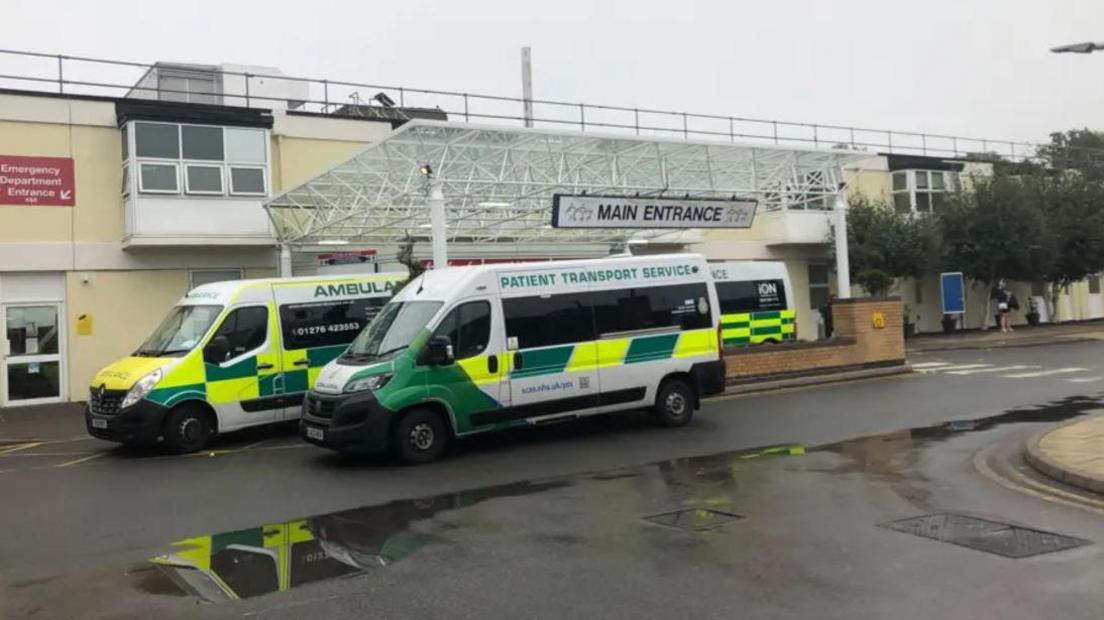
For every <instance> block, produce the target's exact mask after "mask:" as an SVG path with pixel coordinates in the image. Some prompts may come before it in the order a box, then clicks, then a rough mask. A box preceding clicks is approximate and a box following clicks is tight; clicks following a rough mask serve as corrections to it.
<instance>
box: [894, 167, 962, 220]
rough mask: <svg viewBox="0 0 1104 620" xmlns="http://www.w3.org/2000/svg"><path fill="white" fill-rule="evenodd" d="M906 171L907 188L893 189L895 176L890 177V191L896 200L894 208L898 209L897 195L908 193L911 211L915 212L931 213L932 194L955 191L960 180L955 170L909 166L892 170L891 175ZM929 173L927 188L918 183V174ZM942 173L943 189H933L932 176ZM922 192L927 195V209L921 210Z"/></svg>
mask: <svg viewBox="0 0 1104 620" xmlns="http://www.w3.org/2000/svg"><path fill="white" fill-rule="evenodd" d="M900 173H904V175H905V189H897V190H895V189H893V178H892V177H890V182H889V193H890V198H891V199H892V200H893V201H894V209H896V196H897V195H900V194H907V195H908V197H909V211H910V212H911V213H913V214H921V215H926V214H931V213H934V211H933V210H932V203H931V194H949V193H951V192H953V191H954V188H955V184H956V183H957V182H958V174H957V173H956V172H954V171H953V170H928V169H920V168H909V169H906V170H894V171H892V172H890V174H891V175H894V174H900ZM919 174H924V175H927V181H928V186H927V187H925V188H921V187H919V185H920V184H919V183H917V175H919ZM937 174H938V175H942V178H943V189H933V186H932V177H933V176H934V175H937ZM921 194H926V195H927V203H928V204H927V209H923V210H921V209H920V208H919V207H920V204H919V203H920V199H919V196H920V195H921Z"/></svg>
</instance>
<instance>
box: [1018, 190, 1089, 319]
mask: <svg viewBox="0 0 1104 620" xmlns="http://www.w3.org/2000/svg"><path fill="white" fill-rule="evenodd" d="M1034 189H1035V191H1034V193H1035V195H1036V196H1037V197H1038V204H1039V205H1040V207H1041V209H1042V211H1043V213H1044V215H1045V218H1046V222H1047V227H1048V230H1049V234H1050V236H1051V240H1052V243H1053V249H1054V256H1053V259H1052V261H1051V262H1050V269H1049V270H1048V273H1047V274H1046V280H1047V281H1048V282H1049V283H1050V290H1049V291H1048V296H1047V300H1046V302H1047V307H1048V308H1049V310H1050V316H1051V317H1055V316H1056V313H1055V309H1056V306H1057V301H1058V293H1059V291H1061V290H1062V289H1068V288H1069V285H1071V284H1073V283H1074V282H1079V281H1081V280H1084V279H1085V278H1087V277H1088V276H1090V275H1092V274H1095V273H1099V272H1100V271H1102V270H1104V188H1102V186H1101V183H1100V182H1098V181H1091V180H1089V179H1087V178H1085V177H1084V176H1083V175H1081V174H1076V173H1069V174H1061V175H1057V176H1054V177H1051V178H1042V179H1038V180H1036V182H1035V188H1034ZM1052 320H1053V319H1052Z"/></svg>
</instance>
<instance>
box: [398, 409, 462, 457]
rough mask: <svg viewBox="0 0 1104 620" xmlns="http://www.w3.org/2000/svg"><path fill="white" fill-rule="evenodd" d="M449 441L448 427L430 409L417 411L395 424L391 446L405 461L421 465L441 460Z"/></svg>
mask: <svg viewBox="0 0 1104 620" xmlns="http://www.w3.org/2000/svg"><path fill="white" fill-rule="evenodd" d="M448 439H449V436H448V427H447V426H446V425H445V423H444V422H443V421H442V420H441V416H439V415H437V414H436V413H434V412H432V411H429V410H428V409H415V410H413V411H411V412H409V413H407V414H406V415H404V416H403V417H402V418H401V419H399V421H398V422H397V423H396V424H395V428H394V430H393V432H392V436H391V445H392V446H393V447H394V449H395V452H396V453H397V454H398V456H399V458H401V459H402V460H403V461H405V462H407V463H411V464H414V465H420V464H422V463H429V462H431V461H436V460H437V459H439V458H441V455H442V454H444V452H445V445H446V444H447V443H448Z"/></svg>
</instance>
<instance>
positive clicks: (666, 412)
mask: <svg viewBox="0 0 1104 620" xmlns="http://www.w3.org/2000/svg"><path fill="white" fill-rule="evenodd" d="M694 402H695V400H694V389H693V388H691V387H690V384H689V383H687V382H686V381H684V380H682V379H670V380H668V381H665V382H664V383H663V385H661V386H660V387H659V393H658V394H656V402H655V405H654V406H653V408H652V415H653V416H655V419H656V421H658V422H659V423H660V424H662V425H663V426H666V427H669V428H674V427H676V426H685V425H686V424H688V423H689V422H690V419H691V418H693V417H694Z"/></svg>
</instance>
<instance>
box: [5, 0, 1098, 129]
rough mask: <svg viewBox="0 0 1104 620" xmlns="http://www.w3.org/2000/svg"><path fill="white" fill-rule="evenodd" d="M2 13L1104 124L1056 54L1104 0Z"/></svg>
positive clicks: (258, 47)
mask: <svg viewBox="0 0 1104 620" xmlns="http://www.w3.org/2000/svg"><path fill="white" fill-rule="evenodd" d="M162 7H164V8H162ZM0 16H2V21H3V22H4V23H5V27H3V28H2V31H3V41H2V43H0V47H3V48H6V49H19V50H31V51H41V52H49V53H64V54H72V55H89V56H102V57H108V58H117V59H125V60H133V61H139V62H152V61H155V60H173V61H181V62H198V63H211V64H217V63H220V62H234V63H243V64H259V65H271V66H277V67H280V68H281V69H283V71H284V72H285V73H288V74H291V75H303V76H309V77H327V78H330V79H344V80H349V81H358V82H360V81H362V82H372V83H377V84H394V85H403V86H414V87H424V88H433V89H442V90H457V91H466V92H472V93H489V94H502V95H508V96H518V95H520V78H519V73H520V69H519V64H520V61H519V53H520V52H519V48H520V47H521V46H523V45H530V46H532V48H533V62H534V68H533V71H534V91H535V96H536V97H538V98H550V99H566V100H575V101H585V102H587V103H601V104H611V105H625V106H630V107H631V106H639V107H652V108H660V109H673V110H686V111H689V112H701V113H712V114H722V115H735V116H744V117H755V118H769V119H778V120H785V121H799V122H816V123H832V124H843V125H859V126H865V127H877V128H890V129H897V130H915V131H926V132H935V133H953V134H957V135H967V136H979V137H986V138H1005V139H1015V140H1034V141H1038V140H1045V139H1046V136H1047V134H1048V133H1049V132H1050V131H1053V130H1061V129H1067V128H1071V127H1084V126H1089V127H1094V128H1101V127H1102V126H1104V123H1102V122H1101V121H1102V120H1104V79H1102V78H1104V53H1099V52H1098V53H1096V54H1091V55H1070V54H1063V55H1056V54H1051V53H1050V52H1048V48H1050V47H1052V46H1054V45H1058V44H1064V43H1072V42H1079V41H1086V40H1104V2H1100V1H1098V0H1081V1H1080V2H1075V1H1072V0H1049V1H1039V0H957V1H956V0H927V1H926V2H901V1H900V0H772V1H768V2H762V1H759V2H750V1H747V0H728V1H723V0H718V1H705V0H677V1H674V2H672V1H663V2H656V1H653V0H636V1H610V0H555V2H549V1H539V2H538V1H536V0H529V1H528V2H520V1H517V0H512V1H511V0H486V1H481V2H464V1H460V0H453V1H436V2H435V1H429V0H400V1H394V0H391V1H387V2H379V1H372V0H367V1H363V0H362V1H360V2H349V1H346V2H336V1H333V0H311V1H309V2H284V3H280V2H251V1H250V2H246V1H242V0H219V1H209V0H191V1H189V2H172V3H169V2H161V1H158V0H140V1H124V0H97V1H88V0H79V1H76V0H65V1H60V0H55V1H54V2H42V1H41V0H4V2H3V8H2V9H0ZM2 62H3V57H2V55H0V72H3V71H2V68H3V64H2ZM368 94H371V93H368Z"/></svg>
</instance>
